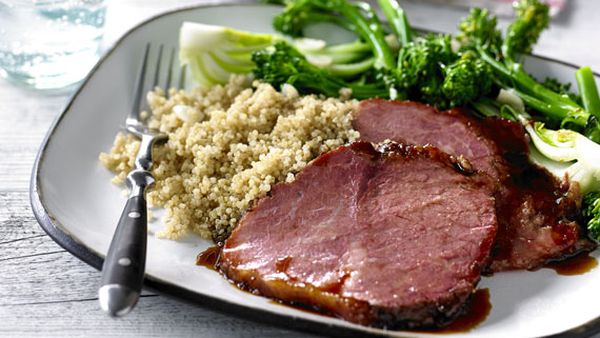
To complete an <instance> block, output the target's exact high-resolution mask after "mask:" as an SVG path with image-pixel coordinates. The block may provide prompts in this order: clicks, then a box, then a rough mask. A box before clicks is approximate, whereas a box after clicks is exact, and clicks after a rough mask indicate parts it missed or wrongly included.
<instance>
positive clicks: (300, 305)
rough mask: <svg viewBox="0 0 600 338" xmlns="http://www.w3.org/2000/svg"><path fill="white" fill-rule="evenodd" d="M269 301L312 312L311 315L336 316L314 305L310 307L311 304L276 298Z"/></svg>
mask: <svg viewBox="0 0 600 338" xmlns="http://www.w3.org/2000/svg"><path fill="white" fill-rule="evenodd" d="M269 303H270V304H277V305H281V306H285V307H288V308H292V309H294V310H298V311H302V312H306V313H310V314H311V315H318V316H325V317H331V318H335V316H333V315H332V314H330V313H329V312H325V311H321V310H319V309H316V308H313V307H309V306H306V305H304V304H297V303H291V304H290V303H284V302H281V301H278V300H276V299H269Z"/></svg>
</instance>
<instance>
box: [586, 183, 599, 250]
mask: <svg viewBox="0 0 600 338" xmlns="http://www.w3.org/2000/svg"><path fill="white" fill-rule="evenodd" d="M582 214H583V217H584V219H585V222H586V224H587V229H588V231H589V234H590V236H591V237H593V238H594V239H596V240H600V192H593V193H589V194H587V195H585V196H584V197H583V207H582Z"/></svg>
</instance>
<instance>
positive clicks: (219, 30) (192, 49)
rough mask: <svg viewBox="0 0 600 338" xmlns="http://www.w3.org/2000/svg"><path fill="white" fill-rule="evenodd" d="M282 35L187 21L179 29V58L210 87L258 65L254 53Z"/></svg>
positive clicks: (247, 71)
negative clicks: (255, 64) (253, 57)
mask: <svg viewBox="0 0 600 338" xmlns="http://www.w3.org/2000/svg"><path fill="white" fill-rule="evenodd" d="M278 39H280V38H278V37H276V36H273V35H270V34H258V33H250V32H244V31H239V30H235V29H232V28H228V27H222V26H212V25H205V24H200V23H192V22H184V23H183V25H182V26H181V30H180V33H179V46H180V48H179V58H180V60H181V63H182V64H184V65H185V64H187V65H189V67H190V70H191V73H192V76H193V77H194V79H196V80H197V81H198V82H199V83H200V84H201V85H203V86H205V87H208V86H213V85H215V84H219V83H225V82H227V81H228V80H229V76H230V75H231V74H232V73H233V74H239V73H249V72H251V71H252V69H253V68H254V63H252V59H251V58H252V53H253V52H254V51H256V50H260V49H262V48H265V47H267V46H269V45H272V44H273V43H274V41H276V40H278Z"/></svg>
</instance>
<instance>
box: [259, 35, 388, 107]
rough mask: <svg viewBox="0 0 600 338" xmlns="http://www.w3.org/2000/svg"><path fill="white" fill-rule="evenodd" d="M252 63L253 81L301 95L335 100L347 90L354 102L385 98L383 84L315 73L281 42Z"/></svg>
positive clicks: (320, 72) (297, 54)
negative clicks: (286, 86) (291, 89)
mask: <svg viewBox="0 0 600 338" xmlns="http://www.w3.org/2000/svg"><path fill="white" fill-rule="evenodd" d="M252 61H253V62H254V63H255V64H256V69H255V75H256V77H257V78H259V79H262V80H263V81H265V82H268V83H270V84H271V85H273V86H274V87H276V88H279V87H280V86H282V85H283V84H284V83H288V84H291V85H293V86H294V87H295V88H296V89H297V90H298V91H299V92H301V93H323V94H325V95H327V96H334V97H336V96H339V95H340V91H341V90H342V89H345V88H348V89H350V90H351V91H352V95H353V96H354V97H357V98H369V97H381V96H386V95H387V94H388V90H387V88H386V87H385V86H384V85H383V84H381V85H365V84H355V83H351V82H346V81H343V80H341V79H339V78H337V77H335V76H333V75H332V74H331V73H329V72H327V71H326V70H323V69H319V68H318V67H316V66H314V65H313V64H311V63H310V62H308V61H307V59H306V57H305V56H304V55H302V54H301V53H300V52H298V51H297V50H296V49H294V48H293V47H292V46H290V45H288V44H287V43H285V42H278V43H276V44H275V45H274V46H272V47H269V48H266V49H263V50H260V51H258V52H256V53H254V55H253V56H252Z"/></svg>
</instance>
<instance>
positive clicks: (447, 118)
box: [354, 99, 593, 271]
mask: <svg viewBox="0 0 600 338" xmlns="http://www.w3.org/2000/svg"><path fill="white" fill-rule="evenodd" d="M354 128H355V129H356V130H358V131H359V132H360V134H361V139H362V140H364V141H369V142H375V143H377V142H382V141H384V140H386V139H389V140H394V141H398V142H406V143H410V144H431V145H434V146H436V147H438V148H440V149H442V150H444V151H445V152H448V153H449V154H452V155H455V156H464V157H465V158H466V159H468V160H469V161H470V163H471V164H472V165H473V167H474V168H475V169H476V170H479V171H481V172H483V173H485V174H486V175H488V176H489V177H490V178H491V179H492V181H493V182H494V185H495V193H494V196H495V198H496V209H497V218H498V224H499V228H498V237H497V241H496V244H495V246H494V249H493V253H492V261H491V264H490V266H489V270H491V271H501V270H511V269H534V268H537V267H539V266H541V265H542V264H544V263H545V262H546V261H548V260H553V259H561V258H563V257H565V256H569V255H573V254H575V253H577V252H580V251H582V250H589V249H590V248H592V247H593V245H592V243H591V242H589V241H588V240H586V239H583V238H582V236H581V233H580V228H579V226H578V224H577V222H575V220H576V219H577V211H578V210H577V209H578V208H577V202H578V201H579V196H578V194H577V191H576V189H570V187H569V186H568V185H565V184H562V183H561V182H559V181H558V180H557V179H556V178H555V177H553V176H552V175H551V174H550V173H548V172H547V171H546V170H544V169H542V168H540V167H538V166H535V165H533V164H532V163H531V162H530V161H529V158H528V154H529V149H528V140H527V137H526V134H525V131H524V129H523V128H522V126H521V125H520V124H518V123H514V122H511V121H507V120H501V119H493V118H489V119H484V120H481V119H476V118H473V117H470V116H468V115H466V114H464V113H463V112H462V111H460V110H458V109H453V110H450V111H444V112H440V111H437V110H436V109H435V108H433V107H431V106H428V105H425V104H421V103H416V102H408V101H405V102H400V101H386V100H378V99H375V100H366V101H363V102H361V108H360V110H359V112H358V114H357V116H356V117H355V119H354Z"/></svg>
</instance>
